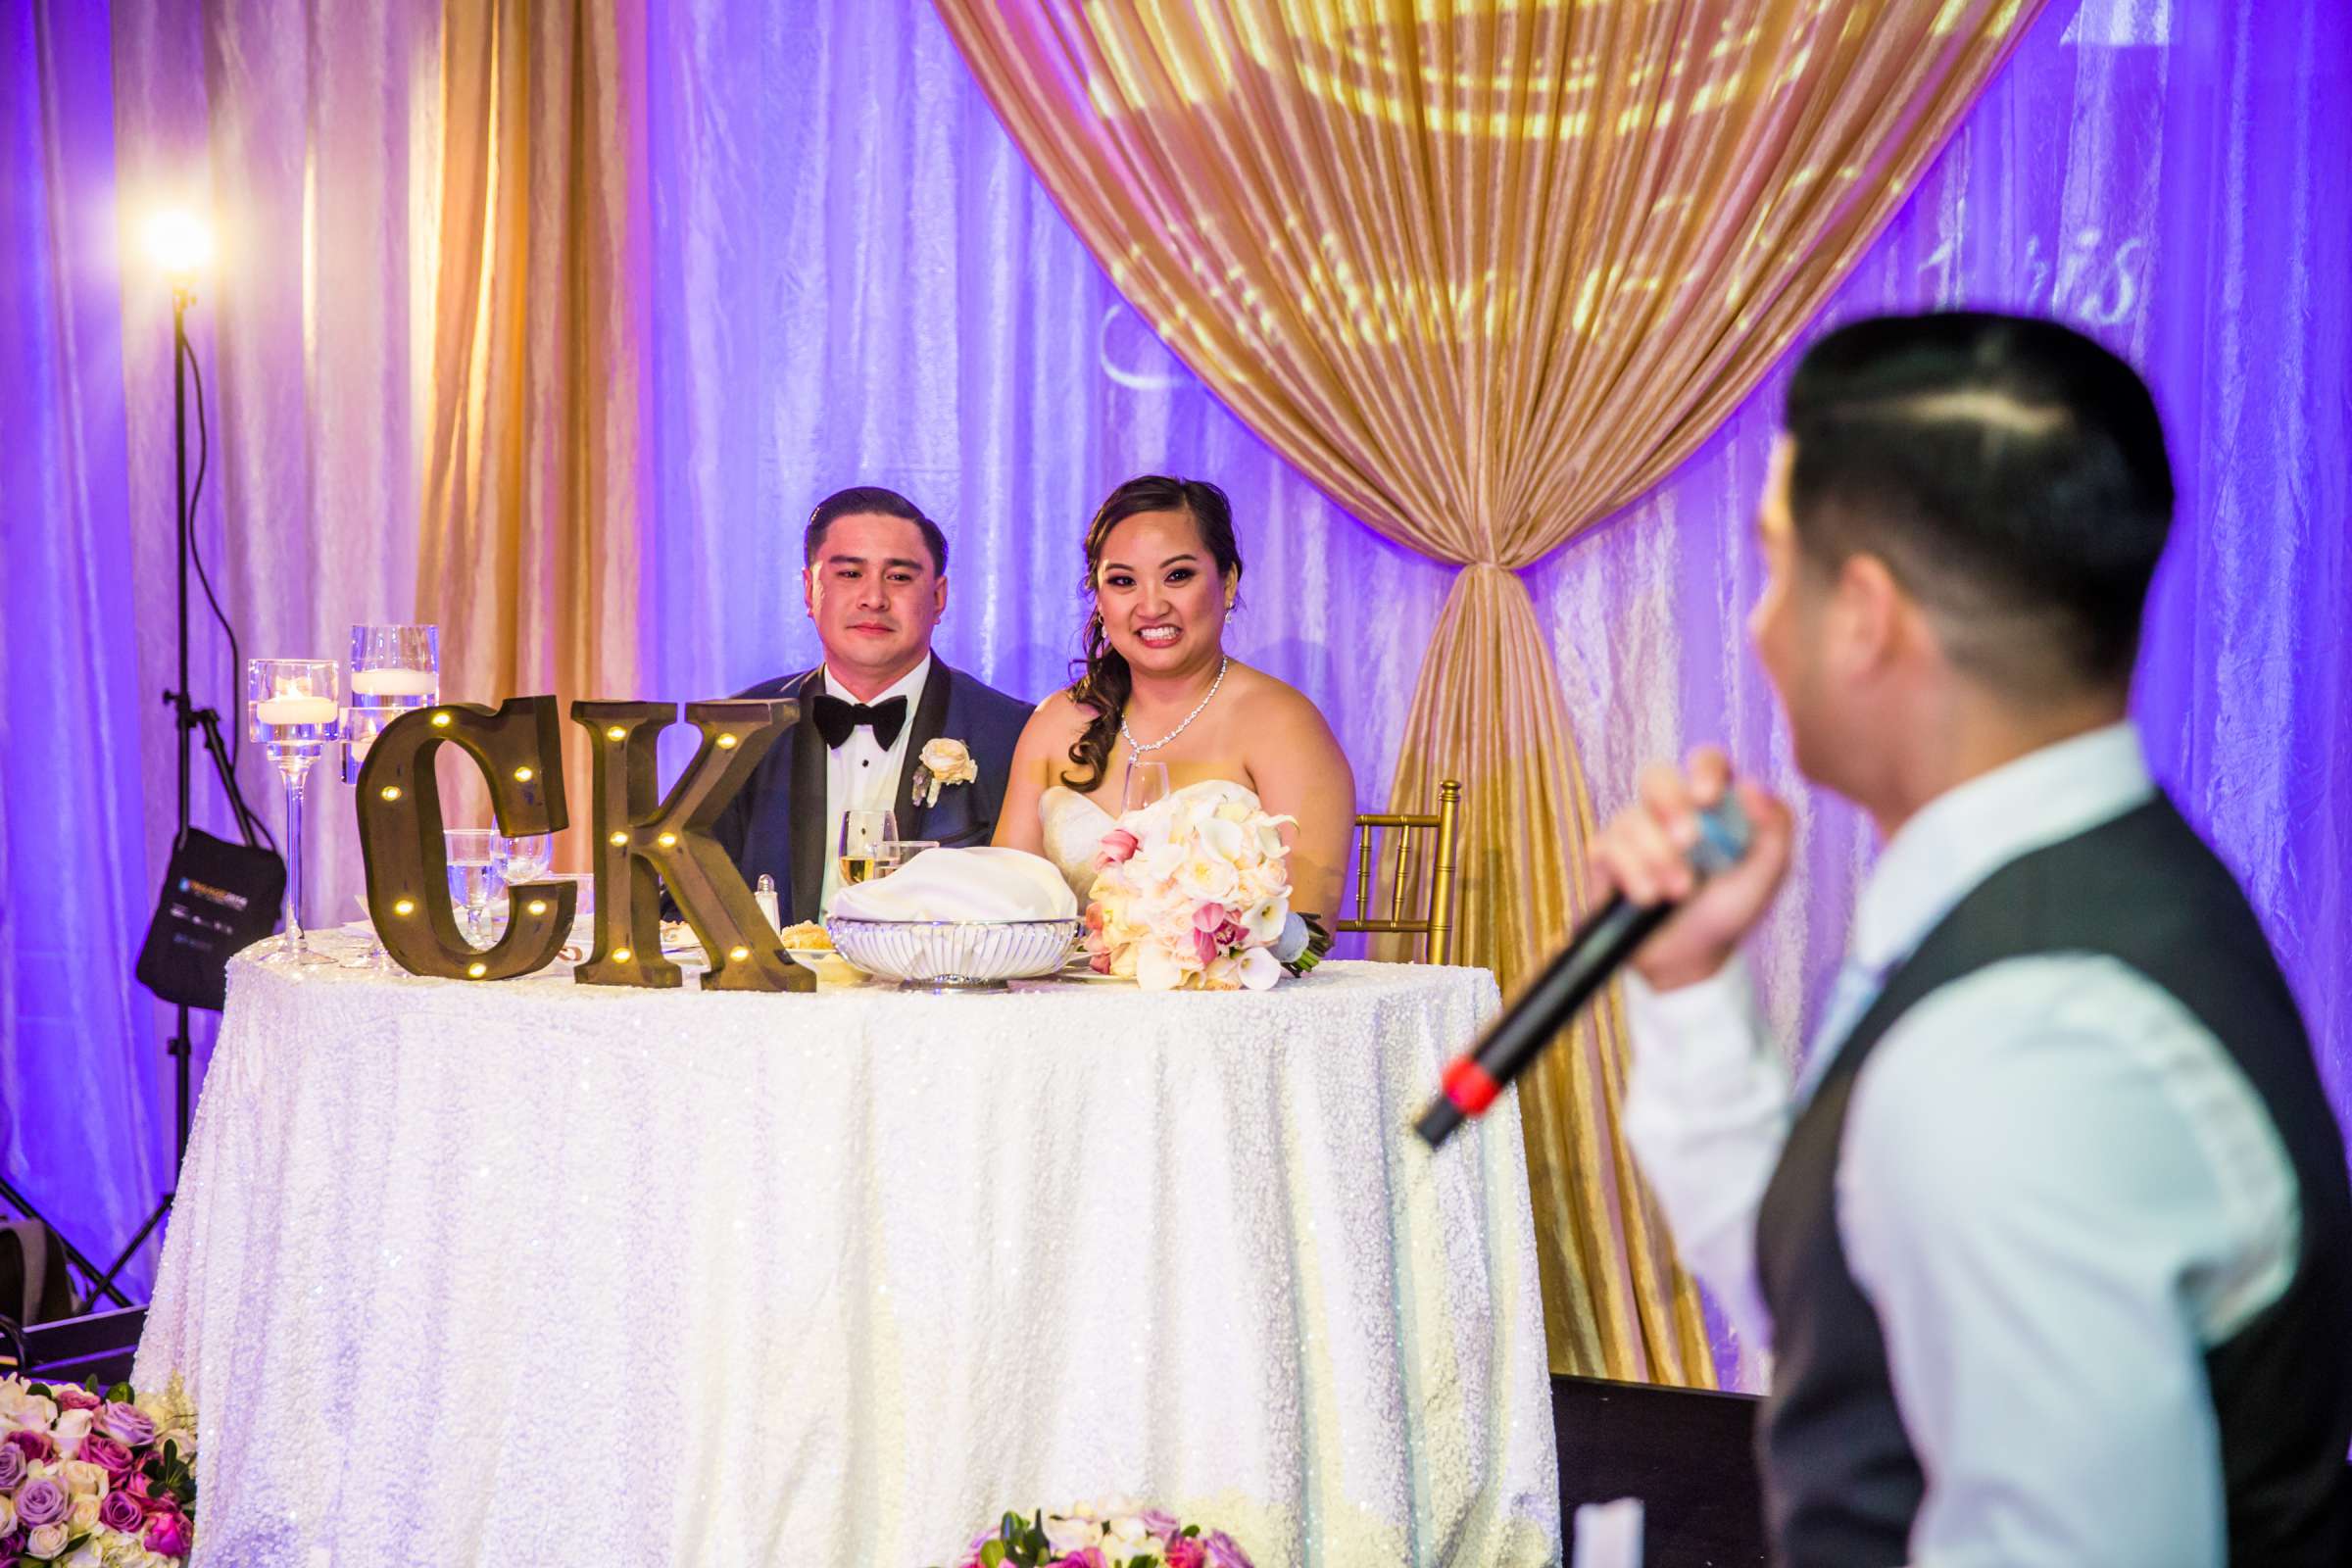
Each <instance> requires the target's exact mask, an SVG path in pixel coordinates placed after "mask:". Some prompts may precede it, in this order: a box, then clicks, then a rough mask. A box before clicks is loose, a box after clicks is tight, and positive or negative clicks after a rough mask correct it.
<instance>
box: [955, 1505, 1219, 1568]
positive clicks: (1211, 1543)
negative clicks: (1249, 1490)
mask: <svg viewBox="0 0 2352 1568" xmlns="http://www.w3.org/2000/svg"><path fill="white" fill-rule="evenodd" d="M955 1568H1253V1565H1252V1564H1251V1563H1250V1556H1249V1553H1247V1552H1245V1551H1243V1550H1242V1548H1241V1546H1240V1545H1239V1544H1236V1543H1235V1541H1234V1539H1233V1538H1232V1537H1231V1536H1229V1535H1226V1534H1225V1533H1224V1532H1223V1531H1221V1530H1210V1531H1205V1532H1204V1531H1202V1530H1201V1527H1200V1526H1199V1525H1188V1524H1186V1523H1184V1522H1183V1521H1182V1520H1180V1519H1178V1518H1177V1517H1176V1516H1175V1515H1174V1514H1172V1513H1169V1512H1168V1511H1167V1510H1166V1509H1164V1508H1145V1507H1140V1506H1138V1505H1137V1504H1135V1503H1132V1502H1129V1501H1127V1500H1125V1499H1123V1498H1112V1499H1110V1500H1107V1501H1103V1502H1082V1503H1079V1504H1078V1505H1077V1506H1076V1507H1074V1508H1071V1509H1069V1510H1067V1511H1066V1512H1063V1513H1048V1512H1046V1510H1045V1509H1043V1508H1040V1509H1039V1510H1038V1511H1037V1513H1036V1515H1035V1517H1033V1518H1027V1519H1024V1518H1022V1517H1021V1516H1020V1515H1019V1514H1017V1513H1008V1514H1006V1515H1005V1517H1004V1518H1003V1519H1002V1520H1000V1521H999V1522H998V1524H997V1528H996V1529H994V1530H992V1531H990V1532H989V1533H988V1534H986V1535H984V1536H980V1537H977V1538H976V1539H974V1541H973V1542H972V1544H971V1545H970V1546H969V1547H968V1548H966V1549H965V1551H964V1554H963V1555H962V1556H961V1557H958V1558H957V1559H956V1563H955Z"/></svg>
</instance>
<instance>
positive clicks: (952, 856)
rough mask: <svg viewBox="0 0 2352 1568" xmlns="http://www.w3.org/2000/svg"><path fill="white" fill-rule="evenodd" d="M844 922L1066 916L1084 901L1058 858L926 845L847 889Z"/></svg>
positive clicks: (836, 909) (840, 901) (839, 909)
mask: <svg viewBox="0 0 2352 1568" xmlns="http://www.w3.org/2000/svg"><path fill="white" fill-rule="evenodd" d="M833 913H834V915H835V917H836V918H839V919H844V920H1067V919H1071V918H1073V917H1075V916H1076V915H1077V913H1078V900H1077V898H1076V896H1074V895H1073V894H1072V893H1071V892H1070V885H1069V884H1068V883H1067V882H1065V881H1063V880H1062V876H1061V873H1060V872H1059V871H1056V870H1055V869H1054V862H1053V861H1051V860H1048V859H1045V858H1042V857H1039V856H1035V855H1031V854H1029V853H1028V852H1027V851H1025V850H1000V849H975V850H925V851H924V852H923V853H922V854H920V855H918V856H916V857H915V858H913V859H911V860H908V861H907V863H906V864H905V865H902V866H900V867H899V868H898V869H897V870H896V871H893V872H891V873H890V875H888V876H885V877H877V878H875V879H874V880H873V881H871V882H860V883H859V884H858V885H857V886H856V887H854V888H843V889H842V890H841V892H840V893H838V894H836V895H835V896H834V899H833Z"/></svg>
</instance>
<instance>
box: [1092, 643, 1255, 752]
mask: <svg viewBox="0 0 2352 1568" xmlns="http://www.w3.org/2000/svg"><path fill="white" fill-rule="evenodd" d="M1232 666H1233V656H1232V655H1231V654H1227V655H1226V656H1225V657H1224V658H1222V659H1220V660H1218V661H1217V678H1216V679H1215V680H1212V681H1210V682H1209V683H1208V697H1203V698H1201V707H1200V708H1196V709H1194V710H1193V711H1191V712H1189V713H1187V714H1185V715H1184V722H1183V723H1181V724H1179V725H1177V726H1176V727H1175V728H1174V729H1172V730H1170V731H1168V732H1167V733H1166V734H1165V735H1162V736H1161V737H1160V738H1159V739H1157V740H1155V741H1153V742H1152V744H1151V745H1149V746H1146V745H1145V744H1144V743H1143V742H1142V741H1139V740H1137V739H1136V738H1135V732H1134V731H1133V730H1131V729H1129V728H1128V727H1127V711H1126V710H1125V709H1121V710H1120V711H1119V738H1120V739H1122V740H1124V741H1125V742H1126V743H1127V749H1128V750H1129V751H1130V752H1132V753H1134V754H1135V755H1136V756H1137V757H1141V756H1143V755H1144V754H1145V753H1146V752H1156V751H1158V750H1159V749H1160V748H1161V747H1162V746H1165V745H1167V744H1168V742H1170V741H1172V740H1174V739H1175V738H1176V737H1177V736H1179V735H1181V734H1183V733H1184V732H1185V731H1186V730H1188V729H1191V728H1192V727H1193V720H1194V719H1196V718H1199V717H1200V716H1201V709H1202V708H1206V707H1207V706H1208V704H1209V698H1213V697H1215V696H1216V695H1217V688H1218V687H1220V686H1222V685H1224V684H1225V671H1226V670H1228V669H1230V668H1231V667H1232Z"/></svg>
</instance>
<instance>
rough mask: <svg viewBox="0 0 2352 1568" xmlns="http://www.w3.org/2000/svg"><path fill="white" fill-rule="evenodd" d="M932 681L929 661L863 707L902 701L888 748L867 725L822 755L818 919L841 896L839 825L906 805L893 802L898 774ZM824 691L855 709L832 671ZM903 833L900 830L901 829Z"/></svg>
mask: <svg viewBox="0 0 2352 1568" xmlns="http://www.w3.org/2000/svg"><path fill="white" fill-rule="evenodd" d="M930 678H931V656H930V655H929V654H925V655H924V656H923V662H921V663H919V664H917V665H915V666H914V667H913V668H912V669H910V670H908V671H907V673H906V674H904V675H902V676H900V677H899V679H898V680H897V681H895V682H893V683H892V684H891V685H890V687H889V688H887V689H886V690H884V691H882V692H879V693H877V694H876V695H875V696H874V698H873V700H872V702H870V703H868V704H867V705H866V706H868V707H869V708H870V707H873V706H875V705H877V704H881V703H886V702H888V701H890V700H891V699H892V698H893V697H904V698H906V699H907V722H905V723H904V724H901V725H900V726H899V733H898V735H897V737H896V738H895V739H893V740H892V742H891V743H890V744H889V745H888V746H884V745H883V744H882V743H881V742H880V741H879V740H877V739H876V738H875V736H874V727H873V726H872V725H871V724H860V725H858V727H857V728H856V729H854V730H852V731H850V738H849V739H848V740H846V741H843V742H842V743H841V744H840V745H839V746H837V747H834V748H832V749H831V750H829V751H827V752H826V753H825V882H824V890H823V891H822V892H821V893H819V894H818V895H817V900H816V909H817V918H818V919H820V920H821V919H823V918H824V916H825V914H826V912H827V911H829V910H830V909H831V908H832V907H833V895H834V894H836V893H838V892H840V891H841V819H842V817H843V816H844V815H845V814H846V813H848V812H851V811H899V810H904V809H906V806H907V803H906V802H904V801H901V800H898V799H896V797H897V795H898V789H899V770H900V769H901V768H903V767H904V766H906V763H907V742H908V740H909V738H910V737H912V736H913V734H914V711H915V709H917V708H918V707H920V706H921V705H922V701H923V685H924V683H925V682H927V681H928V680H930ZM825 690H826V691H828V692H830V693H831V694H832V695H833V696H835V697H838V698H840V699H841V700H842V701H843V702H845V703H854V702H856V701H858V699H857V698H855V697H852V696H851V695H850V690H849V688H848V687H846V686H844V685H843V684H842V683H841V677H840V676H838V675H836V674H834V673H833V666H832V665H830V664H827V665H826V666H825ZM900 826H901V829H902V830H904V828H905V824H904V823H902V824H900Z"/></svg>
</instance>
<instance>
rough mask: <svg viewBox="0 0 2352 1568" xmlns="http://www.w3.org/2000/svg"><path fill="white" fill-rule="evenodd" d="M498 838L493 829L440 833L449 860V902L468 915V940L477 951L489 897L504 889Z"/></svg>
mask: <svg viewBox="0 0 2352 1568" xmlns="http://www.w3.org/2000/svg"><path fill="white" fill-rule="evenodd" d="M498 838H499V835H498V833H497V832H496V831H495V830H494V829H491V828H486V827H452V828H444V829H442V830H441V843H442V848H443V850H444V852H445V853H446V855H447V857H448V859H449V901H450V902H451V903H452V904H455V905H457V906H458V907H460V908H462V909H464V910H465V911H466V940H467V941H469V942H471V943H473V944H474V946H476V947H479V946H481V945H482V938H483V934H484V924H485V921H486V918H487V915H488V911H489V907H490V896H491V895H492V894H494V893H496V892H497V891H498V890H499V888H500V887H501V886H503V884H502V883H501V882H500V881H499V875H498V861H497V848H498Z"/></svg>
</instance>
